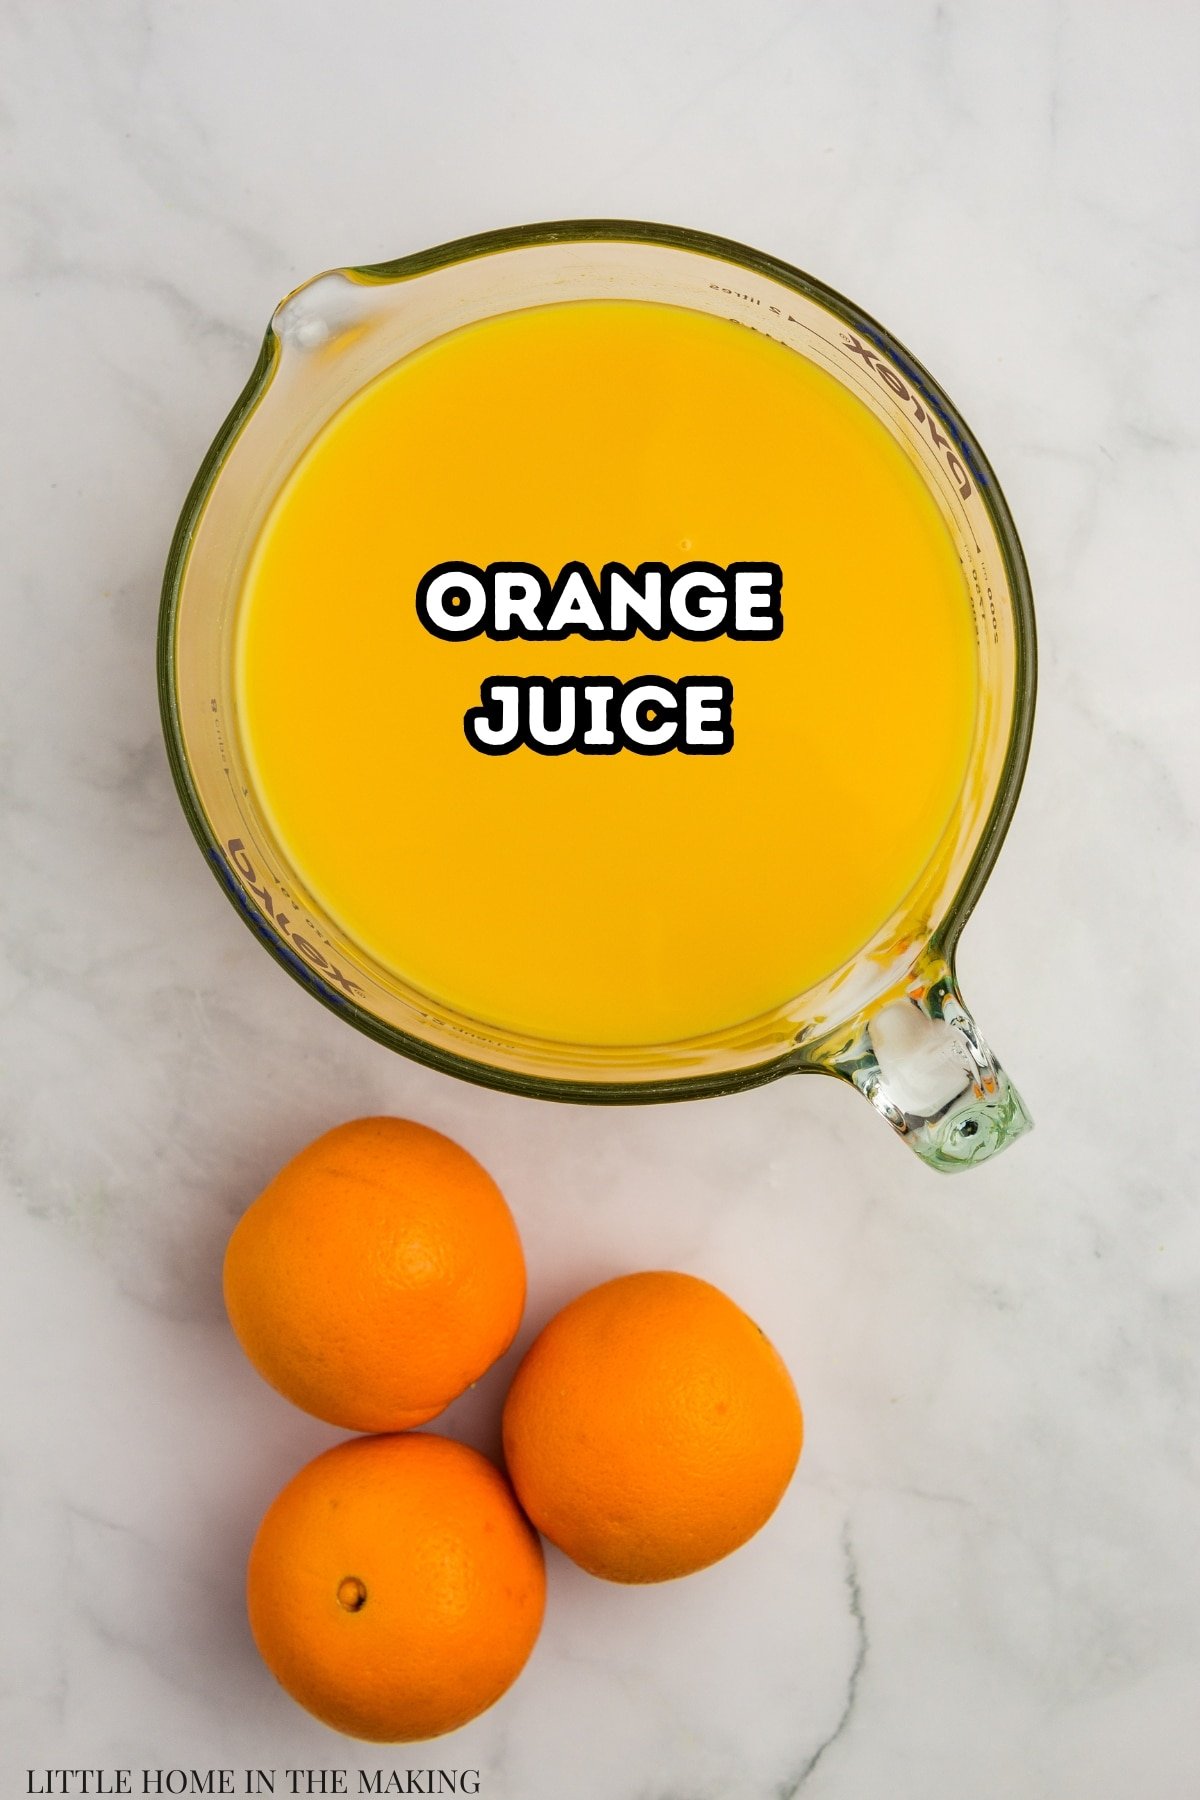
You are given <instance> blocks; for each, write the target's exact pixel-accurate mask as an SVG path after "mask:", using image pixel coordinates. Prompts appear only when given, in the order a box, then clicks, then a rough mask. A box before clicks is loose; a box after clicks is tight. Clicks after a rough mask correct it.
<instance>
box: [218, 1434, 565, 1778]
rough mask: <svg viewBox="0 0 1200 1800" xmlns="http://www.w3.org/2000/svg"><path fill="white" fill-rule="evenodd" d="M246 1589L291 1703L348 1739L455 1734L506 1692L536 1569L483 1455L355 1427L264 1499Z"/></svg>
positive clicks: (540, 1569)
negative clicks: (359, 1434) (356, 1434)
mask: <svg viewBox="0 0 1200 1800" xmlns="http://www.w3.org/2000/svg"><path fill="white" fill-rule="evenodd" d="M246 1600H247V1607H248V1610H249V1614H250V1629H251V1630H252V1632H253V1633H254V1641H255V1643H256V1644H257V1645H258V1648H259V1652H260V1654H261V1656H262V1658H263V1661H264V1662H265V1663H266V1665H267V1667H268V1668H269V1669H270V1670H271V1673H272V1674H273V1675H274V1676H275V1679H276V1680H277V1681H278V1682H279V1683H280V1685H281V1686H282V1687H284V1688H285V1689H286V1690H287V1692H288V1693H289V1694H290V1695H291V1696H292V1698H293V1700H297V1701H299V1703H300V1705H301V1706H304V1707H307V1709H308V1711H309V1712H311V1713H315V1714H316V1716H317V1718H318V1719H321V1720H323V1721H324V1723H325V1724H326V1725H332V1726H333V1728H334V1729H335V1730H336V1731H344V1732H346V1733H348V1734H349V1735H350V1736H352V1737H360V1738H370V1739H372V1740H374V1741H375V1742H379V1743H408V1742H411V1741H412V1740H414V1739H416V1738H427V1737H437V1736H438V1735H439V1734H440V1733H441V1732H443V1731H454V1730H455V1729H456V1728H457V1727H458V1726H459V1725H465V1724H466V1723H467V1721H468V1719H473V1718H474V1717H475V1716H476V1714H477V1713H481V1712H483V1711H484V1709H485V1708H486V1707H489V1706H491V1705H492V1703H493V1702H494V1701H496V1700H498V1699H499V1698H500V1696H501V1694H503V1693H504V1692H505V1690H506V1689H507V1688H509V1687H511V1685H512V1683H513V1682H514V1681H515V1680H516V1678H517V1676H518V1675H519V1674H520V1672H521V1670H522V1669H523V1668H524V1666H525V1663H526V1661H527V1660H528V1657H529V1653H530V1651H531V1650H532V1649H533V1646H534V1643H535V1642H536V1639H537V1635H538V1632H539V1630H540V1629H541V1623H542V1613H543V1610H544V1607H545V1601H546V1575H545V1567H544V1564H543V1560H542V1547H541V1544H540V1543H539V1541H538V1537H537V1533H536V1532H535V1531H534V1530H533V1529H532V1528H531V1526H530V1524H529V1521H528V1520H527V1519H526V1518H525V1517H524V1516H523V1514H522V1512H521V1509H520V1508H519V1507H518V1505H517V1503H516V1501H515V1500H514V1498H513V1494H512V1489H511V1488H510V1487H509V1485H508V1483H507V1481H505V1479H504V1477H503V1475H501V1474H500V1472H499V1470H498V1469H495V1468H493V1466H492V1464H491V1463H490V1462H488V1461H487V1459H486V1458H485V1457H482V1456H480V1455H479V1453H478V1451H475V1450H468V1449H467V1448H466V1446H465V1445H463V1444H455V1443H452V1442H451V1441H450V1440H449V1438H442V1437H433V1436H423V1435H420V1436H412V1437H370V1438H352V1439H351V1440H350V1441H349V1442H347V1443H344V1444H338V1445H337V1446H336V1447H335V1448H334V1449H332V1450H327V1451H326V1452H325V1454H324V1455H323V1456H318V1457H317V1458H316V1460H315V1461H314V1462H310V1463H309V1464H308V1465H307V1467H306V1468H303V1469H301V1471H300V1473H299V1474H298V1475H296V1476H295V1477H294V1478H293V1479H292V1480H291V1481H290V1482H289V1483H288V1485H287V1486H286V1487H285V1488H284V1490H283V1492H282V1493H281V1494H279V1495H278V1496H277V1497H276V1499H275V1500H274V1501H273V1502H272V1503H271V1506H270V1507H269V1508H268V1510H267V1514H266V1517H265V1518H264V1519H263V1522H262V1524H261V1525H260V1527H259V1530H258V1536H257V1537H256V1538H255V1540H254V1545H253V1548H252V1549H251V1551H250V1564H249V1569H248V1572H247V1582H246Z"/></svg>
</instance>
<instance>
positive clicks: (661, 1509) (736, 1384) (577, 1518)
mask: <svg viewBox="0 0 1200 1800" xmlns="http://www.w3.org/2000/svg"><path fill="white" fill-rule="evenodd" d="M803 1431H804V1428H803V1420H802V1417H801V1412H800V1402H799V1400H798V1399H797V1397H796V1390H795V1388H794V1387H793V1385H792V1379H791V1376H790V1375H789V1374H788V1372H787V1369H786V1368H785V1367H784V1364H783V1362H782V1360H781V1358H780V1356H779V1354H778V1352H777V1351H776V1350H775V1349H774V1348H773V1347H772V1345H771V1344H770V1343H769V1342H768V1341H767V1339H766V1338H765V1337H764V1335H763V1333H762V1332H761V1331H760V1330H759V1328H758V1326H757V1325H756V1324H755V1323H754V1321H753V1320H752V1319H749V1318H747V1316H746V1314H745V1313H744V1312H742V1310H741V1308H740V1307H737V1306H735V1305H734V1303H733V1301H732V1300H730V1299H729V1298H728V1296H727V1295H725V1294H723V1293H721V1291H720V1289H719V1288H715V1287H712V1286H711V1285H710V1284H709V1283H708V1282H707V1281H700V1280H698V1279H697V1278H696V1277H695V1276H692V1275H678V1274H672V1273H669V1272H665V1271H650V1272H647V1273H645V1274H639V1275H623V1276H619V1277H618V1278H617V1279H616V1280H615V1281H606V1282H604V1283H603V1284H602V1286H600V1287H596V1288H592V1289H591V1290H590V1292H588V1293H586V1294H581V1295H580V1297H579V1298H578V1299H577V1300H573V1301H572V1302H571V1303H570V1305H569V1306H565V1307H564V1308H563V1310H562V1311H561V1312H560V1313H558V1314H557V1315H556V1316H555V1317H554V1318H553V1319H551V1321H550V1323H549V1324H548V1325H547V1326H546V1328H545V1330H544V1331H543V1332H542V1333H541V1335H540V1337H538V1338H537V1339H536V1340H535V1342H534V1344H533V1346H532V1348H531V1349H530V1350H529V1353H528V1355H527V1356H526V1357H525V1360H524V1361H523V1362H522V1364H521V1366H520V1368H519V1369H518V1370H517V1374H516V1377H515V1379H514V1381H513V1384H512V1387H511V1389H510V1390H509V1394H508V1399H507V1401H506V1403H505V1407H504V1454H505V1457H506V1458H507V1461H508V1470H509V1475H510V1477H511V1479H512V1483H513V1486H514V1487H515V1488H516V1491H517V1497H518V1499H519V1500H520V1502H521V1505H522V1506H523V1507H524V1508H525V1511H526V1512H527V1513H528V1514H529V1517H530V1518H531V1519H532V1520H533V1522H534V1524H535V1525H536V1526H537V1527H538V1529H539V1531H542V1532H544V1533H545V1535H546V1536H547V1537H548V1538H549V1539H550V1541H551V1542H552V1543H554V1544H557V1545H558V1547H559V1549H560V1550H564V1551H565V1552H566V1554H567V1555H568V1556H569V1557H571V1558H572V1559H573V1560H574V1561H575V1562H577V1563H579V1564H580V1565H581V1566H582V1567H583V1568H585V1569H587V1570H589V1571H590V1573H591V1574H593V1575H602V1576H605V1577H607V1579H608V1580H610V1581H666V1580H669V1579H670V1578H672V1577H673V1576H676V1575H688V1574H691V1573H692V1571H693V1570H696V1569H702V1568H705V1567H706V1566H707V1565H708V1564H709V1563H713V1562H716V1561H718V1559H719V1558H720V1557H722V1556H727V1555H728V1554H729V1552H730V1551H731V1550H736V1549H737V1547H738V1545H739V1544H744V1543H745V1541H746V1539H747V1538H749V1537H752V1536H753V1534H754V1533H755V1532H756V1531H757V1530H758V1529H759V1527H760V1526H762V1525H764V1524H765V1523H766V1521H767V1519H769V1518H770V1516H771V1514H772V1513H773V1512H774V1510H775V1508H776V1506H777V1505H778V1503H779V1500H780V1497H781V1496H782V1494H783V1491H784V1489H785V1488H786V1487H787V1484H788V1482H789V1481H790V1480H791V1477H792V1473H793V1471H794V1469H795V1467H796V1463H797V1461H798V1459H799V1456H800V1446H801V1442H802V1440H803Z"/></svg>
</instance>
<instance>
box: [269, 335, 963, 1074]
mask: <svg viewBox="0 0 1200 1800" xmlns="http://www.w3.org/2000/svg"><path fill="white" fill-rule="evenodd" d="M698 560H703V561H707V562H711V563H714V564H717V565H719V566H721V567H725V566H727V565H729V564H731V563H734V562H739V561H743V562H746V561H763V562H765V561H772V562H775V563H778V564H779V565H780V567H781V569H782V573H783V589H782V615H783V621H784V626H783V632H782V635H781V636H780V637H779V638H778V639H776V640H775V641H772V642H754V641H733V640H731V639H729V638H727V637H717V638H714V639H712V640H711V641H708V642H695V641H689V640H686V639H682V638H679V637H674V636H671V637H668V638H666V639H665V640H664V641H662V642H654V641H651V640H649V639H647V638H646V637H643V636H634V637H633V638H632V639H631V640H630V641H629V642H624V643H594V642H589V641H587V640H586V639H584V638H582V637H579V636H571V637H568V638H566V639H565V640H562V641H559V642H539V641H537V640H522V639H515V640H513V641H511V642H495V641H493V640H492V639H491V638H488V637H486V636H483V637H476V638H472V639H470V640H468V641H453V642H451V641H446V640H443V639H440V638H438V637H436V636H434V635H432V634H431V633H430V632H429V631H428V630H426V629H425V628H424V627H423V625H422V624H421V622H420V620H419V618H418V616H417V612H416V608H415V604H414V596H415V593H416V590H417V585H418V583H419V581H420V579H421V577H422V576H423V575H424V574H425V573H426V572H427V571H428V570H430V569H431V568H433V567H434V566H435V565H437V564H439V563H447V562H454V563H456V564H461V563H474V564H476V565H478V566H479V567H480V568H484V567H486V566H487V565H488V564H490V563H493V562H501V561H503V562H526V563H531V564H534V565H536V566H538V567H539V568H541V569H543V570H545V572H546V574H547V575H548V576H549V577H550V578H551V579H553V578H554V577H555V576H556V575H557V574H558V572H559V570H560V569H561V568H562V567H563V565H564V564H566V563H568V562H571V561H579V562H582V563H585V564H586V565H587V566H588V567H589V568H590V569H591V570H593V571H594V572H595V573H596V574H597V575H598V574H599V572H600V570H601V568H602V566H603V564H605V563H606V562H609V561H617V562H621V563H624V564H626V565H627V566H628V567H629V568H630V569H636V568H637V566H638V565H639V564H640V563H643V562H648V561H657V562H662V563H665V564H668V565H670V566H672V567H675V566H677V565H678V564H680V563H683V562H687V561H698ZM504 674H520V675H549V676H557V675H567V674H570V675H587V674H598V675H601V674H602V675H610V676H616V677H619V678H620V679H622V680H630V679H632V678H633V677H636V676H641V675H647V674H654V675H662V676H666V677H669V678H676V679H677V678H679V677H680V676H684V675H691V674H696V675H700V674H716V675H722V676H725V677H728V678H729V679H730V680H731V681H732V683H733V707H732V720H733V727H734V743H733V747H732V749H731V750H730V751H729V752H728V753H727V754H725V755H711V756H709V755H703V756H690V755H684V754H681V753H679V752H678V751H670V752H668V753H667V754H665V755H657V756H643V755H638V754H634V753H632V752H630V751H628V750H623V751H621V752H620V753H619V754H616V755H613V756H586V755H581V754H578V753H575V752H569V753H567V754H565V755H562V756H545V755H539V754H537V753H536V752H535V751H533V750H531V749H529V748H528V747H523V748H520V749H518V750H515V751H513V752H512V753H511V754H509V755H482V754H480V753H479V751H478V750H476V749H474V748H473V747H472V746H471V744H469V743H468V741H467V738H466V736H465V734H464V729H463V717H464V714H465V713H466V711H467V710H468V709H469V708H471V707H473V706H478V704H479V699H480V684H481V682H482V681H484V680H485V679H486V678H487V677H489V676H500V675H504ZM236 679H237V697H238V713H239V719H240V729H241V735H242V741H243V749H244V752H245V755H246V760H247V764H248V767H249V769H250V773H251V778H252V780H253V781H254V783H255V786H256V789H257V791H258V795H259V799H260V803H261V805H262V807H263V810H264V812H265V814H266V816H267V818H268V819H269V821H270V823H271V826H272V829H273V830H274V832H275V833H276V836H277V838H278V840H279V842H280V844H281V846H282V848H283V849H284V850H285V852H286V853H287V855H288V857H289V859H290V861H291V863H292V865H293V867H294V868H295V870H296V872H297V874H298V876H299V877H300V878H301V880H302V881H303V882H304V883H305V884H306V886H307V887H308V889H309V891H310V893H311V894H312V895H313V897H314V898H315V899H316V900H317V901H318V902H320V903H321V905H322V906H323V907H324V908H325V909H326V910H327V911H328V913H329V914H330V916H331V917H332V918H333V919H334V920H336V921H337V922H338V924H340V926H341V927H342V928H343V929H344V930H345V931H346V932H347V933H348V934H349V935H350V936H351V937H352V938H353V939H355V940H356V941H357V942H358V943H359V944H360V945H362V946H363V947H364V948H365V949H366V950H367V951H369V952H370V953H371V954H372V955H373V956H374V957H375V958H376V959H377V960H378V961H379V962H381V963H383V964H385V965H386V966H387V967H389V968H391V969H392V970H394V971H395V972H396V973H398V974H399V975H401V976H403V977H404V978H405V979H406V980H407V981H409V982H411V983H412V984H413V985H415V986H416V987H417V988H419V989H421V990H422V991H423V992H424V993H426V994H427V995H429V996H431V997H432V998H434V999H436V1000H440V1001H442V1002H443V1003H447V1004H449V1005H451V1006H453V1007H455V1008H457V1009H459V1010H460V1011H462V1012H465V1013H466V1014H468V1015H470V1016H472V1017H474V1018H476V1019H478V1020H480V1021H485V1022H487V1023H490V1024H493V1025H498V1026H501V1027H505V1028H507V1029H509V1030H513V1031H520V1032H525V1033H531V1034H533V1035H535V1036H540V1037H543V1038H550V1039H556V1040H561V1041H567V1042H574V1043H580V1044H597V1045H620V1044H627V1045H639V1044H654V1043H668V1042H673V1041H676V1040H679V1039H682V1038H687V1037H691V1036H695V1035H699V1034H702V1033H706V1032H711V1031H717V1030H720V1029H722V1028H726V1027H729V1026H732V1025H734V1024H736V1023H738V1022H740V1021H743V1020H748V1019H751V1018H753V1017H755V1016H757V1015H758V1014H760V1013H763V1012H765V1011H768V1010H770V1009H772V1008H774V1007H776V1006H778V1005H780V1004H782V1003H784V1002H786V1001H787V1000H788V999H790V998H792V997H793V996H795V995H797V994H800V993H802V992H804V991H805V990H806V989H807V988H808V987H810V986H811V985H812V984H813V983H814V982H816V981H819V980H820V979H821V978H822V977H824V976H826V975H827V974H829V973H831V972H832V971H833V970H834V969H835V968H837V967H838V966H839V965H841V964H842V963H843V962H844V961H845V960H847V959H848V958H849V957H851V956H852V955H853V954H854V952H855V951H856V950H857V949H858V948H860V947H861V946H862V945H863V944H864V943H865V942H866V941H867V939H868V938H869V937H870V936H871V935H872V934H873V933H874V931H875V930H876V929H877V928H878V927H879V926H880V925H881V924H882V923H883V921H884V920H885V919H886V918H887V917H888V916H889V915H890V914H891V913H892V912H893V911H894V910H895V909H896V908H897V907H898V906H900V905H901V903H902V902H903V900H904V898H905V896H906V894H907V893H908V892H909V890H910V889H911V888H912V886H913V884H914V883H915V882H916V880H917V878H918V877H919V876H920V874H921V872H922V871H923V869H924V868H925V867H926V866H927V864H928V862H929V859H930V857H931V855H932V853H933V852H934V849H935V847H936V845H937V843H938V840H939V838H940V837H941V835H942V832H943V830H944V828H945V826H946V823H947V820H948V818H949V816H950V813H951V810H952V807H953V804H954V801H955V799H956V797H957V795H958V793H959V790H960V788H961V786H962V782H963V777H964V773H965V769H966V764H967V758H968V753H969V748H970V743H971V737H972V732H973V727H974V717H975V705H976V674H975V657H974V649H973V633H972V624H971V614H970V607H969V601H968V595H967V589H966V584H965V581H964V577H963V574H962V571H961V569H960V566H959V562H958V558H957V555H956V552H955V549H954V545H953V541H952V539H951V537H950V534H949V532H948V530H947V528H946V526H945V524H944V522H943V520H942V518H941V515H940V513H939V511H938V509H937V506H936V504H935V502H934V501H933V499H932V498H931V496H930V495H929V493H928V492H927V491H926V489H925V487H924V485H923V483H922V481H921V479H920V477H919V475H918V474H917V473H916V471H915V470H914V469H913V467H912V466H911V464H910V463H909V461H908V459H907V457H906V456H905V455H904V453H903V451H902V450H901V449H900V448H899V447H898V446H897V445H896V444H895V442H894V441H893V440H892V439H891V437H890V436H889V435H888V433H887V432H886V431H885V429H884V428H883V426H881V425H880V424H879V423H878V422H877V421H876V420H875V419H874V417H873V416H872V415H871V413H870V412H869V411H868V409H867V408H866V406H865V405H864V404H863V403H862V402H861V401H859V400H857V399H856V398H855V397H854V396H853V395H852V394H850V393H849V392H848V391H847V390H846V389H845V388H844V387H842V386H841V384H840V383H838V382H837V381H836V380H834V378H833V377H832V376H830V375H828V374H826V373H825V372H824V371H823V370H821V369H819V368H818V367H817V366H816V365H815V364H813V363H811V362H809V361H808V360H807V359H806V358H804V357H802V356H800V355H798V354H796V353H795V352H794V351H791V350H789V349H787V348H786V347H784V346H782V345H780V344H777V343H775V342H774V341H773V340H771V339H768V338H766V337H764V336H761V335H760V334H758V333H756V332H753V331H751V330H749V329H748V328H746V327H744V326H740V325H737V324H734V323H732V322H730V321H726V320H722V319H715V318H711V317H709V316H707V315H704V314H700V313H695V312H690V311H685V310H683V309H681V308H677V307H673V306H665V305H656V304H652V303H649V302H640V301H578V302H568V303H564V304H561V305H557V306H547V307H538V308H533V309H530V310H528V311H525V312H518V313H511V314H508V315H506V316H504V317H502V318H499V319H494V320H488V321H484V322H482V323H480V324H477V325H471V326H467V327H464V328H463V329H461V330H458V331H455V332H453V333H450V334H449V335H447V336H446V337H443V338H441V339H439V340H438V341H437V342H436V343H434V344H432V345H429V346H428V347H426V348H425V349H423V350H420V351H418V352H417V353H415V354H414V355H412V356H410V357H408V358H406V359H405V360H404V361H402V362H400V363H398V364H396V365H395V366H394V367H393V368H392V369H390V370H389V371H387V372H386V373H385V374H383V375H382V376H380V377H379V378H378V379H376V380H375V381H374V382H373V383H371V384H370V385H369V386H368V387H366V388H365V389H363V390H362V391H361V392H360V393H359V394H358V395H357V396H355V398H354V399H353V400H352V401H350V402H349V404H348V405H347V406H345V407H344V408H343V410H342V411H341V412H340V413H339V414H338V415H337V416H336V417H335V418H334V419H333V420H331V421H330V423H329V424H328V425H327V426H326V428H325V429H324V431H323V432H322V433H321V434H320V435H319V436H318V437H317V439H316V440H315V441H314V443H313V444H312V446H311V447H310V448H309V450H308V451H307V452H306V454H305V455H304V456H303V457H302V459H301V461H300V462H299V464H298V465H297V467H296V469H295V470H294V471H293V473H292V475H291V476H290V478H289V480H288V481H287V483H286V484H285V486H284V488H283V489H282V491H281V493H280V495H279V497H278V499H277V501H276V503H275V505H274V508H273V510H272V512H271V514H270V515H269V517H268V519H267V522H266V524H265V526H264V528H263V531H262V533H261V536H260V540H259V543H258V545H257V547H256V550H255V553H254V556H253V559H252V562H251V566H250V568H249V571H248V574H247V578H246V584H245V589H244V593H243V596H242V602H241V613H240V617H239V628H238V652H237V676H236Z"/></svg>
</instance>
